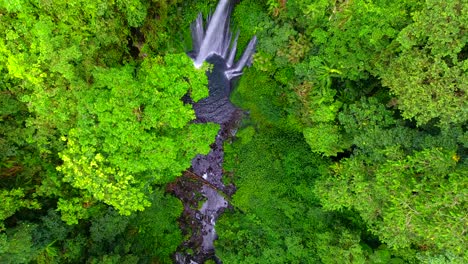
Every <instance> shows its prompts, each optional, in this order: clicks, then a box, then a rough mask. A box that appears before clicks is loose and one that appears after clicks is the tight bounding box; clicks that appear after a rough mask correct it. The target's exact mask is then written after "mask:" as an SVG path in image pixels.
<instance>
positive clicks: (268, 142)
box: [216, 127, 397, 263]
mask: <svg viewBox="0 0 468 264" xmlns="http://www.w3.org/2000/svg"><path fill="white" fill-rule="evenodd" d="M245 131H249V132H245ZM252 131H254V130H253V128H252V127H248V128H246V129H244V130H241V131H240V132H239V136H240V139H239V140H238V141H235V142H234V144H233V146H232V147H229V148H228V156H227V158H228V160H230V161H231V162H232V163H231V164H229V165H230V166H231V167H230V168H232V169H233V173H234V181H235V182H236V184H237V187H238V191H237V192H236V194H235V195H234V197H233V205H234V208H235V209H234V212H231V213H230V214H227V215H224V216H223V217H222V218H221V220H220V221H219V223H218V225H217V230H218V232H219V236H220V238H219V241H218V242H217V244H216V245H217V250H218V252H220V255H221V257H222V259H223V260H224V261H226V262H229V263H365V262H366V261H367V262H369V263H389V261H390V260H392V261H396V260H397V258H394V257H392V254H393V252H392V251H391V250H388V249H386V248H385V247H380V248H374V249H372V248H370V247H369V246H367V245H365V242H364V241H363V240H362V238H361V237H362V236H363V235H364V233H363V232H362V230H361V229H360V228H361V227H360V226H359V225H358V224H357V220H352V218H351V216H350V215H346V214H335V213H328V212H325V211H323V210H322V209H321V207H320V205H319V203H318V200H317V198H316V196H315V195H314V194H313V193H312V192H311V188H312V186H313V185H314V182H315V179H316V178H317V177H318V176H319V175H321V174H322V173H323V172H324V171H326V168H327V166H328V164H329V163H328V162H327V161H326V160H325V159H323V158H321V157H320V156H318V155H316V154H312V153H311V152H310V150H309V149H308V147H307V144H305V142H304V140H303V139H302V138H301V136H300V135H297V134H284V132H283V133H282V132H280V131H275V130H273V131H272V130H269V131H266V130H260V131H258V132H255V134H254V135H252Z"/></svg>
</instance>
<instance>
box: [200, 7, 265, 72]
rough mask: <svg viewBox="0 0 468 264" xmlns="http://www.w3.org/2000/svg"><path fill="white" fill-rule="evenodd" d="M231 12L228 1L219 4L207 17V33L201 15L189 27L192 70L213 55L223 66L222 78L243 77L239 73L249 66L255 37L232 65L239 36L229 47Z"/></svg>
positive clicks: (230, 39)
mask: <svg viewBox="0 0 468 264" xmlns="http://www.w3.org/2000/svg"><path fill="white" fill-rule="evenodd" d="M231 9H232V4H231V3H230V1H229V0H221V1H219V3H218V6H217V7H216V10H215V12H214V13H213V15H212V16H210V15H209V16H208V19H207V25H206V30H205V27H204V26H203V17H202V15H201V13H200V14H199V15H198V17H197V19H196V20H195V21H194V22H193V23H192V25H191V29H192V42H193V45H192V48H193V53H194V56H193V60H194V65H195V67H196V68H200V67H201V66H202V65H203V62H204V61H205V60H206V59H207V58H209V57H210V56H211V55H213V54H216V55H218V56H220V57H221V58H223V59H224V60H225V62H226V72H225V74H226V77H227V78H228V79H229V80H230V79H232V78H234V77H236V76H240V75H242V69H243V68H244V67H245V66H250V64H251V63H252V56H253V54H254V53H255V46H256V44H257V37H255V36H254V37H253V38H252V39H251V40H250V42H249V44H248V45H247V48H246V49H245V51H244V53H243V54H242V56H241V58H240V60H239V61H238V62H236V63H234V58H235V56H236V52H237V39H238V37H239V33H237V34H236V37H235V38H234V41H233V42H232V43H231V41H232V32H231V30H230V25H229V24H230V19H229V15H230V13H231Z"/></svg>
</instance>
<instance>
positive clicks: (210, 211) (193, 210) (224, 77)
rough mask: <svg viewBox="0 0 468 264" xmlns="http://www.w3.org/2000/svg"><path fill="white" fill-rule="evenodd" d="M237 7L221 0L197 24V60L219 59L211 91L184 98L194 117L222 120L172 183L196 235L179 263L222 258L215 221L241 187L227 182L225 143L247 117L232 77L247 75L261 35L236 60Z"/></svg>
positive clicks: (186, 228)
mask: <svg viewBox="0 0 468 264" xmlns="http://www.w3.org/2000/svg"><path fill="white" fill-rule="evenodd" d="M232 8H233V4H232V3H231V2H230V1H229V0H221V1H219V3H218V6H217V7H216V10H215V12H214V14H213V15H210V16H208V18H207V23H206V24H207V25H203V17H202V14H199V15H198V17H197V18H196V20H195V21H194V22H193V23H192V26H191V30H192V42H193V46H192V48H193V50H192V52H190V54H191V55H190V56H191V57H192V59H193V61H194V65H195V67H197V68H200V67H201V65H203V62H205V61H207V62H208V63H211V64H213V70H212V71H210V72H207V75H208V88H209V96H208V97H207V98H204V99H202V100H200V101H198V102H196V103H194V102H192V101H191V100H190V98H184V100H185V101H186V102H189V103H192V104H193V108H194V110H195V114H196V116H197V119H196V120H195V121H194V122H196V123H206V122H214V123H217V124H220V130H219V132H218V135H217V136H216V139H215V141H214V142H213V144H211V151H210V152H209V153H208V154H207V155H197V157H195V158H194V159H193V160H192V167H191V168H190V170H188V171H187V172H186V173H185V174H184V176H183V177H181V179H180V180H179V181H178V182H176V183H174V185H173V186H171V191H172V192H173V193H175V195H176V196H177V197H179V198H180V199H181V200H182V202H183V204H184V213H183V216H182V217H181V220H180V223H181V225H182V226H184V228H183V232H184V233H185V235H188V236H190V239H189V240H187V241H185V242H184V243H183V244H182V245H181V246H180V247H179V250H178V252H177V253H176V255H175V259H176V262H177V263H191V264H196V263H203V262H205V261H206V260H207V259H213V260H215V262H217V263H221V260H219V259H218V258H217V257H216V254H215V248H214V245H213V243H214V240H215V239H216V231H215V224H216V220H217V219H218V217H219V215H220V214H221V213H222V212H223V211H224V210H225V209H226V208H227V207H228V206H229V203H228V198H229V197H230V196H231V195H232V194H233V193H234V191H235V187H234V186H233V185H229V186H225V185H224V183H223V181H222V177H223V167H222V166H223V160H224V150H223V143H224V141H225V140H226V139H228V138H229V137H232V136H233V135H234V134H235V131H236V124H237V123H238V122H239V120H240V119H241V118H242V111H241V110H240V109H239V108H237V107H235V106H234V105H233V104H232V103H231V102H230V100H229V96H230V93H231V91H232V81H231V80H232V79H233V78H236V77H238V76H240V75H242V70H243V68H244V67H245V66H250V65H251V63H252V56H253V54H254V52H255V46H256V43H257V38H256V37H253V38H252V39H251V40H250V42H249V44H248V45H247V47H246V49H245V51H244V53H243V54H242V56H241V57H240V59H239V60H238V61H237V62H234V58H235V55H236V52H237V39H238V36H239V32H238V33H237V34H236V36H235V38H234V40H233V39H232V36H233V35H232V32H231V30H230V13H231V10H232ZM200 195H201V196H202V197H200ZM199 203H201V206H200V205H199ZM190 233H191V234H190ZM189 248H190V250H188V249H189Z"/></svg>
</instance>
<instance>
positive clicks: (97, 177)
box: [0, 0, 468, 263]
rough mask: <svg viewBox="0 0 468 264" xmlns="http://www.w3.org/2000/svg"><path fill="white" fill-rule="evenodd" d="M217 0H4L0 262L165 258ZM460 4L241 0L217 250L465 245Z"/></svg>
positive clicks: (391, 252) (318, 253)
mask: <svg viewBox="0 0 468 264" xmlns="http://www.w3.org/2000/svg"><path fill="white" fill-rule="evenodd" d="M216 2H217V1H215V0H205V1H181V0H151V1H150V0H130V1H120V0H118V1H107V0H99V1H91V2H90V1H82V0H72V1H49V0H37V1H22V0H13V1H3V2H0V76H1V77H0V201H2V202H3V206H2V207H1V208H0V262H1V263H171V262H172V259H171V255H172V254H173V252H174V251H175V250H176V247H177V245H179V244H180V242H181V240H182V239H183V238H182V236H181V232H180V230H179V229H178V227H177V221H176V219H177V217H178V216H179V215H180V213H181V210H182V206H181V204H180V202H179V201H177V200H176V199H175V198H173V197H170V196H167V195H165V194H164V191H163V189H164V187H163V185H164V184H166V183H167V182H169V181H171V180H173V179H174V178H175V177H177V176H178V175H179V174H180V173H181V171H183V170H185V169H186V168H187V167H189V166H190V160H191V158H192V157H193V156H194V155H195V154H198V153H206V152H207V151H208V149H209V144H210V143H211V142H212V141H213V139H214V137H215V133H216V131H217V128H218V127H217V126H214V125H197V124H193V123H191V121H192V120H193V118H194V113H193V110H192V109H191V107H190V106H189V105H184V104H183V103H182V102H181V100H180V98H181V97H182V96H184V95H185V94H186V93H189V94H190V95H191V96H192V97H193V98H194V99H195V100H197V99H200V98H202V97H204V96H206V94H207V89H206V81H207V80H206V78H205V75H204V70H206V69H204V70H201V71H196V70H194V69H193V66H192V62H191V61H190V59H188V58H187V56H186V55H185V54H183V53H182V52H185V51H188V50H189V49H190V45H191V43H190V42H191V41H190V32H189V24H190V23H191V22H192V21H193V20H194V19H195V17H196V16H197V13H198V12H199V11H202V12H203V13H204V15H205V16H206V14H207V13H208V12H209V11H213V10H214V6H215V4H216ZM467 6H468V4H467V2H466V0H451V1H434V0H428V1H389V0H377V1H366V0H354V1H331V0H288V1H282V0H266V1H253V0H243V1H239V4H237V5H236V7H235V9H234V13H233V18H232V22H233V28H237V29H239V30H240V32H241V34H240V38H239V49H243V47H245V45H246V44H247V42H248V40H249V39H250V38H251V36H252V35H257V37H258V39H259V43H258V46H257V53H256V54H255V58H254V65H253V67H252V68H250V69H246V71H245V73H244V75H243V76H242V78H241V79H240V80H239V82H238V87H237V90H236V91H235V93H234V94H233V98H232V100H233V102H234V103H235V104H237V105H238V106H240V107H242V108H243V109H245V110H247V111H249V112H250V119H248V120H246V123H248V125H245V127H243V128H242V129H241V130H240V131H239V132H238V134H237V139H234V143H233V145H226V146H225V151H226V164H225V170H226V171H229V172H230V174H231V175H232V177H231V178H230V179H229V181H231V182H234V183H235V184H236V185H237V187H238V191H237V193H236V194H235V195H234V197H233V198H232V203H233V206H234V210H233V211H232V212H229V213H228V214H226V215H224V216H223V217H222V218H221V219H220V221H219V223H217V230H218V232H219V235H220V240H219V241H217V252H218V253H219V255H220V256H221V258H222V260H223V261H224V262H225V263H466V262H467V261H468V256H467V255H466V252H467V251H468V249H467V248H466V244H468V242H467V241H466V230H467V221H466V219H467V215H466V212H467V211H468V208H467V206H466V204H467V190H468V186H467V181H466V179H467V176H468V167H467V157H468V150H467V147H468V145H467V144H468V143H467V142H468V132H467V131H466V128H467V124H466V121H467V109H468V107H467V103H466V102H468V100H467V94H468V90H467V83H468V80H467V76H468V75H467V65H468V64H467V63H468V60H467V57H468V55H467V54H468V53H467V52H468V51H467V42H468V38H467V36H468V35H467V34H466V31H467V28H466V25H467V24H468V20H467V14H468V12H467Z"/></svg>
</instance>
